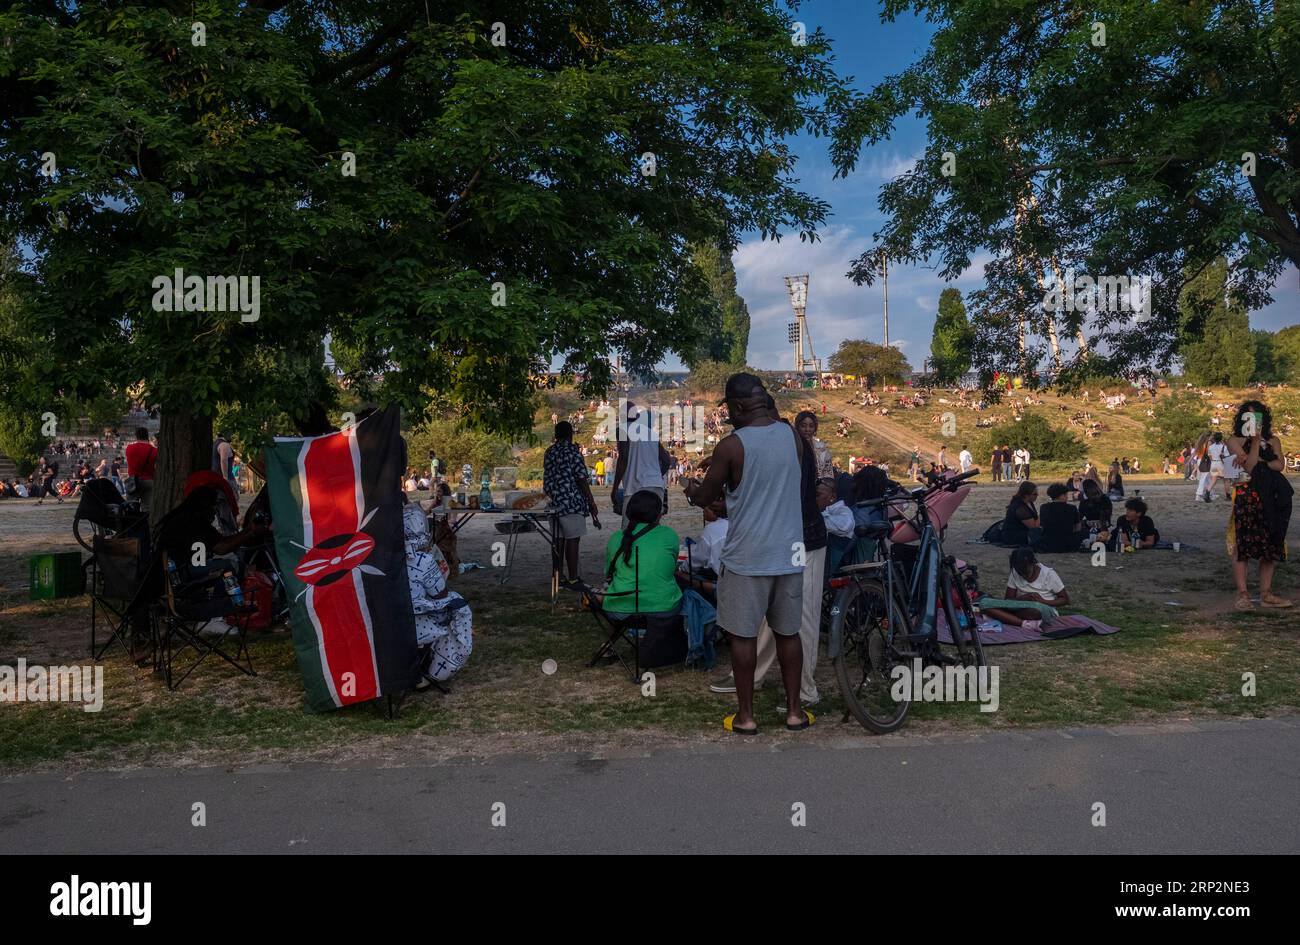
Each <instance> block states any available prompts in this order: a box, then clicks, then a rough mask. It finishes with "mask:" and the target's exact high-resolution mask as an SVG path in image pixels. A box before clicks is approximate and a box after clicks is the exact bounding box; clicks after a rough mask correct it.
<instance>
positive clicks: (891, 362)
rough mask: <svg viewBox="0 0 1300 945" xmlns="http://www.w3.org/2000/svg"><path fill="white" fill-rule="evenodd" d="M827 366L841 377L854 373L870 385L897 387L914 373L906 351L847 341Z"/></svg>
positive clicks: (869, 343) (864, 342)
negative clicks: (905, 354)
mask: <svg viewBox="0 0 1300 945" xmlns="http://www.w3.org/2000/svg"><path fill="white" fill-rule="evenodd" d="M827 366H828V367H829V368H830V369H831V370H832V371H835V372H837V373H840V374H853V375H855V376H856V377H860V378H864V379H865V380H866V382H867V383H868V384H897V383H900V382H901V381H902V380H903V379H904V378H905V377H906V376H907V375H908V374H910V373H911V371H912V366H911V365H910V364H908V363H907V358H905V357H904V356H903V352H901V351H899V350H898V349H897V348H893V347H889V348H887V347H885V346H884V345H877V344H872V343H871V342H870V341H861V340H846V341H842V342H840V346H839V349H838V350H836V352H835V353H834V354H832V355H831V356H830V359H829V360H828V362H827Z"/></svg>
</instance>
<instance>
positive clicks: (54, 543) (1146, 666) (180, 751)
mask: <svg viewBox="0 0 1300 945" xmlns="http://www.w3.org/2000/svg"><path fill="white" fill-rule="evenodd" d="M1008 494H1009V489H1008V488H1007V487H1001V486H998V487H993V486H979V487H977V489H976V490H975V492H974V493H973V494H972V497H971V499H969V500H968V501H967V504H966V505H965V506H963V508H962V510H961V512H960V513H959V515H958V517H957V518H956V519H955V520H954V522H953V525H952V528H951V529H950V539H949V548H950V550H952V551H954V552H955V553H957V554H959V555H961V556H963V557H966V558H968V559H969V560H972V561H974V562H975V563H977V564H978V565H979V566H980V568H981V571H982V574H983V575H984V578H985V586H986V587H989V588H994V589H996V585H997V583H998V581H999V580H1000V579H1001V577H1002V576H1003V575H1004V574H1005V569H1006V565H1005V555H1006V552H1005V551H1004V550H1003V549H996V548H990V547H989V546H981V545H967V544H966V543H965V540H966V539H967V538H970V537H972V536H974V535H976V534H978V533H979V531H981V530H982V528H983V526H984V525H985V524H986V522H987V520H988V519H989V518H990V517H991V516H993V515H996V514H997V513H998V511H999V510H1000V508H1001V506H1002V505H1003V504H1005V501H1006V497H1007V495H1008ZM1146 494H1147V491H1146V490H1145V489H1144V495H1146ZM1151 501H1152V503H1153V506H1155V508H1156V514H1157V515H1158V521H1160V522H1161V523H1162V527H1167V528H1170V529H1172V530H1174V533H1175V534H1177V535H1179V536H1180V537H1181V539H1182V540H1183V541H1184V542H1188V543H1190V544H1193V545H1196V546H1197V547H1198V548H1199V550H1191V549H1189V550H1188V552H1187V553H1185V554H1182V555H1174V554H1173V553H1171V552H1165V553H1163V555H1164V556H1163V557H1150V558H1144V559H1143V560H1142V561H1141V563H1140V564H1139V563H1138V562H1133V561H1128V562H1121V561H1116V560H1115V559H1117V558H1119V556H1112V561H1111V564H1110V565H1109V566H1108V567H1106V568H1103V569H1093V568H1091V567H1090V565H1089V557H1088V556H1087V555H1073V556H1056V557H1055V558H1054V559H1053V560H1052V562H1051V563H1052V565H1053V566H1054V567H1056V568H1057V569H1058V570H1059V571H1060V572H1061V574H1062V576H1063V577H1064V578H1065V580H1066V582H1067V585H1068V586H1070V587H1071V589H1072V593H1073V594H1074V597H1075V600H1076V601H1077V602H1078V604H1079V607H1081V608H1083V609H1084V610H1086V612H1087V613H1089V614H1090V615H1092V616H1094V617H1097V618H1098V619H1100V620H1103V621H1105V622H1108V623H1111V624H1113V625H1115V626H1118V627H1120V628H1121V631H1122V632H1120V633H1118V634H1114V635H1110V636H1106V637H1079V638H1074V639H1071V640H1066V641H1060V642H1055V643H1047V644H1031V645H1021V646H1007V647H996V648H993V649H992V650H991V651H990V655H991V657H992V662H993V663H994V665H996V666H998V668H999V672H1000V685H1001V706H1000V709H999V711H998V712H995V713H980V712H979V711H977V710H976V708H975V707H974V706H972V705H970V704H956V705H954V704H940V705H934V704H929V705H915V706H914V707H913V712H912V715H911V716H910V717H909V720H908V722H907V724H906V726H905V727H904V729H903V732H902V733H901V734H900V735H898V736H891V737H912V736H916V735H925V734H932V733H947V732H963V731H969V732H978V731H984V730H988V729H991V728H1016V727H1025V726H1076V725H1109V724H1116V723H1121V722H1140V721H1148V720H1150V721H1155V720H1171V719H1182V718H1199V717H1219V716H1260V715H1269V714H1277V713H1282V712H1290V711H1296V710H1298V709H1300V645H1298V644H1300V639H1298V637H1300V616H1298V615H1297V614H1296V613H1295V612H1269V611H1256V612H1252V613H1245V614H1241V613H1236V612H1234V611H1232V610H1231V609H1229V605H1230V604H1231V595H1230V593H1229V592H1228V588H1227V584H1226V582H1227V562H1226V559H1224V556H1223V554H1222V550H1221V541H1222V519H1221V515H1222V512H1221V506H1196V505H1194V504H1193V503H1191V502H1190V501H1188V497H1187V494H1186V490H1185V489H1183V488H1182V487H1175V486H1172V485H1159V486H1155V487H1153V489H1152V497H1151ZM70 518H71V512H70V510H69V509H68V508H67V507H66V506H64V507H57V506H56V507H53V508H51V507H49V506H45V507H41V508H35V507H32V506H28V505H27V504H26V503H23V506H22V507H19V506H18V505H17V504H14V505H8V504H5V505H0V525H3V526H4V527H6V531H7V533H8V534H10V535H11V540H10V541H7V542H6V544H5V546H4V548H3V550H2V551H0V663H9V664H12V663H13V662H15V660H16V659H17V657H19V656H22V657H25V658H26V659H27V660H28V661H29V663H42V664H46V665H61V664H71V663H83V662H85V661H86V649H85V647H86V640H87V619H88V611H87V602H86V599H85V598H75V599H72V600H66V601H56V602H30V601H27V600H26V599H25V593H24V589H23V584H24V582H25V559H26V555H27V554H30V553H32V552H34V551H36V550H39V549H61V548H64V547H66V546H67V545H68V543H69V539H68V538H67V531H66V528H67V526H68V523H69V521H70ZM476 522H477V520H476ZM476 522H475V523H471V525H470V526H469V527H467V529H466V531H465V532H464V533H463V535H464V537H463V539H462V548H461V554H462V557H464V558H466V559H467V560H480V561H484V562H486V561H487V559H488V556H489V554H490V552H489V550H488V545H489V543H490V542H491V541H492V540H494V538H495V533H493V532H491V529H490V526H489V525H487V524H484V525H483V526H482V528H476ZM610 524H611V523H610V522H609V516H606V527H607V528H608V527H610ZM668 524H669V525H671V526H673V527H674V528H676V529H677V530H678V531H679V533H681V534H692V533H697V532H698V528H699V522H698V518H697V516H696V514H695V513H693V512H691V511H689V510H687V509H685V508H684V507H683V506H682V504H681V502H680V500H677V501H675V503H674V511H672V512H671V513H670V517H669V519H668ZM607 535H608V531H606V532H602V533H596V534H594V535H592V536H589V537H588V539H587V540H586V541H585V542H584V546H583V547H584V568H585V571H586V573H587V574H589V575H594V574H595V572H596V570H597V568H598V567H599V565H598V563H597V559H598V556H599V554H600V549H601V548H602V547H603V540H604V538H605V537H606V536H607ZM545 559H546V546H545V545H544V543H542V542H540V541H536V540H533V541H532V542H531V543H530V542H525V543H523V544H521V546H520V557H519V559H518V560H517V562H516V566H515V575H514V577H513V578H512V581H511V583H510V584H508V585H506V586H504V587H502V586H499V585H498V584H497V573H496V572H495V571H494V570H493V569H491V568H485V569H483V570H478V571H472V572H469V573H468V574H465V575H462V576H461V577H460V578H458V579H457V580H456V582H455V584H454V585H453V586H454V587H455V588H456V589H457V590H459V591H460V592H461V593H462V594H464V595H465V597H466V598H467V599H468V600H469V601H470V603H471V605H472V606H473V609H474V620H475V649H474V654H473V657H472V658H471V661H470V663H469V665H468V666H467V667H466V669H465V670H464V671H463V672H462V673H461V674H460V675H459V676H458V677H457V678H456V679H455V680H454V681H453V683H452V687H451V690H452V691H451V693H450V695H442V694H439V693H435V692H429V693H424V694H419V695H415V696H412V697H411V698H409V699H408V700H407V702H406V704H405V705H404V707H403V708H402V711H401V713H400V715H399V717H398V718H397V719H396V720H394V721H389V720H388V719H386V718H385V717H384V715H383V714H382V712H381V711H379V710H378V709H377V708H376V707H374V706H362V707H356V708H352V709H348V710H345V711H341V712H337V713H331V714H326V715H311V714H308V713H306V712H304V711H303V709H302V704H301V698H302V685H301V681H300V678H299V675H298V671H297V668H296V665H295V663H294V657H293V650H292V645H291V642H290V639H289V637H288V635H287V634H286V633H283V632H281V633H275V634H269V635H260V636H258V637H257V638H256V639H255V640H254V642H253V649H252V652H253V661H254V665H255V667H256V668H257V671H258V675H257V677H256V678H247V677H244V676H240V675H237V674H235V673H234V671H233V670H230V669H229V668H228V667H225V666H223V665H220V664H217V663H215V662H214V661H210V662H209V663H208V664H205V665H204V666H203V667H201V668H200V670H199V671H198V672H196V673H195V675H194V676H192V677H191V678H190V679H189V680H187V681H186V683H185V684H184V686H183V687H182V689H181V690H180V691H179V692H176V693H171V692H167V691H166V689H165V688H164V687H163V685H162V682H161V680H160V679H159V678H157V677H156V676H154V675H153V674H151V673H150V672H149V671H148V670H138V669H135V668H134V667H132V666H131V665H130V664H129V663H128V662H127V661H126V660H125V659H124V658H123V657H121V656H117V655H114V656H111V657H110V658H108V659H106V660H105V661H104V664H103V665H104V668H105V682H106V695H105V705H104V709H103V711H102V712H99V713H85V712H82V711H81V710H80V708H79V707H75V706H71V705H57V704H56V705H47V704H22V705H14V704H5V705H0V764H3V765H4V766H5V767H6V768H8V769H17V768H30V767H33V766H37V767H39V766H51V765H53V766H59V767H65V766H133V765H165V764H190V763H198V762H204V763H221V762H224V761H228V760H229V761H233V760H240V761H244V762H248V761H254V760H285V759H290V758H296V759H312V758H322V759H325V758H329V759H351V758H361V757H371V758H379V759H388V760H392V761H393V762H394V763H397V762H400V761H401V760H403V759H407V758H411V757H415V756H427V757H447V756H453V755H471V756H478V755H487V754H494V753H498V752H551V751H595V752H610V751H650V750H654V749H656V748H659V747H662V746H665V745H672V744H683V743H690V744H699V743H707V742H713V741H719V740H722V739H725V738H727V737H728V736H727V735H725V733H723V732H722V730H721V728H720V725H719V723H720V720H721V718H722V716H723V714H724V713H725V712H726V711H728V710H729V707H730V706H733V705H734V701H733V700H732V699H730V698H729V697H725V696H717V695H713V694H710V693H709V691H708V688H707V681H708V677H707V676H706V675H705V674H704V673H701V672H696V671H687V670H668V671H664V672H661V673H659V674H658V678H657V692H656V694H655V696H654V697H653V698H647V697H645V696H643V695H642V694H641V690H640V688H639V687H637V686H634V685H633V684H632V683H631V682H630V681H629V679H628V677H627V676H626V675H625V674H622V673H621V672H620V671H619V670H618V669H616V668H615V667H611V666H602V667H597V668H591V669H589V668H587V667H586V665H585V663H586V661H587V659H588V658H589V657H590V655H591V653H592V652H593V651H594V650H595V648H596V646H597V645H598V643H599V639H598V635H597V631H596V627H595V625H594V623H593V622H592V621H591V619H590V617H589V616H588V615H587V614H585V613H582V612H580V611H579V610H578V609H577V608H576V605H575V602H574V601H573V600H572V599H564V600H562V601H561V603H560V605H559V607H558V609H557V610H556V612H554V613H552V612H551V611H550V609H549V608H548V607H547V605H546V595H545V589H544V588H545V579H546V578H545V574H546V565H545ZM1276 586H1277V589H1278V591H1279V592H1280V593H1283V594H1289V595H1290V596H1297V590H1298V589H1297V581H1296V579H1295V577H1294V574H1293V571H1292V570H1291V569H1290V568H1289V566H1284V567H1283V568H1282V569H1281V571H1280V573H1279V579H1278V581H1277V585H1276ZM547 659H553V660H555V661H556V663H557V664H558V672H556V673H555V674H553V675H547V674H545V673H544V672H543V671H542V664H543V662H544V661H545V660H547ZM721 659H722V665H721V666H720V667H719V670H718V671H721V670H722V669H723V668H725V659H726V657H725V650H724V651H723V652H722V656H721ZM1247 672H1249V673H1253V674H1255V678H1256V680H1257V687H1258V689H1257V693H1256V694H1255V695H1254V696H1250V697H1248V696H1243V694H1242V691H1241V690H1242V684H1243V682H1242V674H1243V673H1247ZM818 681H819V686H820V689H821V693H822V703H821V705H820V706H819V710H820V712H821V719H820V721H819V724H818V725H817V726H816V727H815V728H814V729H813V730H812V731H810V732H808V733H805V734H804V735H800V736H795V735H788V734H786V733H784V732H780V733H777V730H776V729H777V727H776V726H775V724H774V723H775V722H776V720H777V716H776V714H775V706H776V700H777V692H776V690H775V689H774V688H772V687H771V686H769V687H768V688H765V689H763V690H762V691H761V692H760V694H759V697H758V711H759V718H760V721H762V720H764V719H770V721H769V722H767V723H766V724H767V727H768V728H767V732H765V737H772V738H777V739H781V740H783V741H784V740H791V739H796V738H805V739H812V740H815V741H823V740H832V741H833V740H836V739H843V738H861V737H863V736H864V733H863V730H862V729H861V728H859V727H858V726H857V724H856V723H855V722H849V723H847V724H842V723H841V709H840V703H839V699H838V696H837V694H836V691H835V684H834V673H833V669H832V667H831V666H830V664H829V663H828V662H827V661H826V660H825V658H824V656H823V659H822V661H821V664H820V665H819V668H818Z"/></svg>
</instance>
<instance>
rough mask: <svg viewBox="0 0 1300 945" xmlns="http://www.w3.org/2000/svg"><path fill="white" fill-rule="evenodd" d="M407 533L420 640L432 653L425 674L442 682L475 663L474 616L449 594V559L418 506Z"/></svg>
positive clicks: (409, 512) (405, 515)
mask: <svg viewBox="0 0 1300 945" xmlns="http://www.w3.org/2000/svg"><path fill="white" fill-rule="evenodd" d="M402 527H403V532H404V536H403V537H404V538H405V541H406V576H407V580H408V581H409V583H410V587H411V609H412V610H413V611H414V612H415V640H416V642H417V643H418V644H420V646H428V647H431V648H432V654H433V655H432V660H431V662H430V663H429V666H428V667H427V668H426V669H425V671H424V674H425V675H426V676H428V677H429V678H430V679H433V680H437V681H439V682H441V681H442V680H444V679H450V678H451V676H452V675H453V674H454V673H456V672H457V671H458V670H460V669H461V667H463V666H464V665H465V663H466V662H468V661H469V655H470V653H471V652H472V651H473V649H474V625H473V615H472V614H471V613H470V609H469V602H468V601H467V600H465V598H463V597H461V596H460V595H459V594H457V593H456V592H455V591H448V590H447V574H448V572H449V571H450V568H449V567H448V565H447V559H446V558H445V557H443V554H442V552H441V551H439V550H438V548H437V546H435V545H431V544H430V543H429V526H428V522H427V521H426V519H425V517H424V512H423V511H421V509H420V507H419V506H418V505H407V506H406V507H405V508H404V509H403V510H402Z"/></svg>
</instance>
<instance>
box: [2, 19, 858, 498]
mask: <svg viewBox="0 0 1300 945" xmlns="http://www.w3.org/2000/svg"><path fill="white" fill-rule="evenodd" d="M792 20H793V17H792V16H791V13H790V11H789V10H788V9H787V8H786V7H785V6H784V5H782V4H779V3H776V2H771V0H740V2H736V3H728V4H725V5H724V4H712V3H705V4H700V3H695V2H685V0H668V2H662V3H661V2H655V3H646V2H641V0H615V2H595V0H589V2H583V0H556V2H552V3H546V4H540V5H539V4H537V3H535V2H524V0H498V2H487V0H482V2H475V0H470V2H463V0H462V2H447V0H428V2H425V0H287V2H286V0H246V2H234V0H199V2H198V3H192V2H189V0H186V2H179V0H167V2H154V3H149V4H132V3H114V4H97V3H77V2H72V0H61V2H60V0H54V2H47V3H16V4H13V5H11V6H10V7H9V9H8V11H7V12H4V13H2V14H0V35H3V36H4V38H5V41H4V42H3V44H0V97H2V98H3V101H4V102H5V108H4V110H3V113H0V205H2V210H3V212H2V213H0V219H2V221H3V222H2V223H0V240H3V241H5V242H8V241H9V240H10V239H14V238H16V239H18V240H20V241H21V244H22V245H23V246H24V247H25V250H26V252H27V265H26V271H25V273H24V284H23V286H22V290H23V292H24V294H25V295H26V297H27V298H28V300H29V304H30V307H31V313H32V314H31V321H30V325H31V327H32V328H33V329H34V332H35V337H34V338H33V339H32V340H33V342H34V343H35V344H36V345H37V346H38V347H39V348H40V350H41V352H42V353H43V355H44V356H45V357H44V360H43V363H42V364H41V365H39V366H37V367H35V368H34V369H33V370H32V371H31V372H30V376H29V377H28V379H27V382H28V385H29V387H28V389H29V390H30V391H31V392H32V396H33V397H34V398H35V399H36V400H37V401H38V402H40V403H48V404H49V405H50V406H51V409H55V410H56V411H57V410H59V409H60V405H61V404H62V402H63V400H64V399H65V398H79V399H82V400H85V399H89V398H91V397H95V396H98V395H99V394H101V393H103V392H104V390H105V388H113V387H116V388H122V387H125V386H127V385H138V386H137V389H138V390H139V392H140V397H141V398H142V399H143V400H145V401H146V402H147V403H149V404H152V405H157V406H160V407H161V409H162V431H161V442H160V465H161V466H162V467H164V468H163V469H162V471H161V473H160V482H159V485H158V490H157V495H158V497H159V498H160V500H161V503H160V504H162V505H164V506H165V505H166V504H167V503H168V502H169V501H170V500H172V499H174V498H175V496H176V494H177V489H178V488H179V486H178V480H179V479H180V478H181V477H183V475H184V474H185V473H187V472H189V471H190V470H192V469H195V468H201V467H204V466H206V465H207V462H208V449H209V446H210V442H211V434H212V429H211V422H212V421H211V418H212V417H213V416H214V415H216V414H217V412H218V409H219V408H220V409H223V410H224V409H226V408H225V406H223V405H226V406H229V405H232V404H233V405H236V406H237V408H238V409H236V410H234V411H232V412H231V413H230V414H229V416H230V417H232V418H233V421H232V422H237V423H238V424H239V425H240V427H241V428H242V429H241V430H234V431H231V432H234V433H237V434H242V435H243V436H244V438H245V439H246V440H253V439H255V438H256V436H257V435H259V434H264V433H265V432H267V431H268V430H271V429H272V428H274V427H275V426H276V424H277V423H278V422H280V418H282V417H283V416H286V415H287V416H288V417H290V418H293V420H294V421H295V422H296V423H297V424H298V426H299V428H300V429H302V430H303V431H304V432H311V431H313V430H315V429H319V428H320V427H321V426H322V425H323V424H325V423H327V422H328V418H327V415H326V408H328V407H330V406H331V404H332V399H331V398H332V391H333V390H334V388H333V386H332V385H331V384H330V383H329V379H328V377H327V376H326V375H325V373H324V371H323V369H322V367H321V360H322V355H321V351H322V342H323V339H324V338H325V337H326V335H327V334H328V335H329V336H330V337H331V340H332V345H333V350H334V351H335V353H336V355H338V361H339V363H340V365H342V366H344V367H345V369H346V374H347V376H346V377H345V378H344V381H345V382H346V384H347V385H348V386H349V388H350V390H351V391H353V392H354V393H356V394H357V395H358V396H368V395H372V394H373V395H380V394H382V396H383V397H384V398H385V399H387V400H390V401H393V402H397V403H400V404H402V405H404V406H406V407H408V408H413V409H414V410H416V411H418V412H420V413H423V412H424V411H425V409H426V408H427V407H428V405H429V403H430V401H432V402H434V403H435V404H436V405H440V406H442V407H445V408H446V409H447V410H449V411H453V410H454V411H457V412H458V413H459V415H460V416H461V417H462V418H463V419H464V421H465V422H466V423H469V424H471V425H474V426H478V427H482V428H486V429H490V430H494V431H503V432H504V431H512V432H513V431H521V430H524V429H526V428H527V427H528V426H529V424H530V422H531V400H530V393H531V391H530V387H529V380H528V379H529V378H530V377H531V376H536V375H537V373H538V371H539V369H541V368H544V367H546V366H547V365H548V364H550V363H551V362H552V360H553V359H558V360H559V361H561V362H562V363H563V364H564V366H565V367H566V368H568V369H570V370H572V371H573V372H575V373H580V374H582V375H583V376H584V377H585V378H586V379H587V381H588V385H589V386H590V387H592V388H595V387H600V386H602V385H603V384H604V383H605V382H606V380H607V378H608V375H609V360H608V359H609V357H610V355H611V354H612V353H613V352H615V351H618V352H620V353H621V354H622V355H623V358H624V364H625V365H627V366H628V367H629V368H632V369H636V368H639V367H646V368H648V367H649V366H650V365H653V364H654V363H655V362H656V361H658V360H659V358H660V357H662V356H663V355H664V354H665V353H666V352H667V351H669V350H675V351H677V352H679V353H686V352H689V351H691V350H693V348H694V346H695V345H696V344H697V342H698V340H699V332H700V326H701V325H702V324H704V323H705V322H706V319H705V318H704V317H703V316H704V314H705V313H706V312H707V310H708V306H709V305H710V304H711V299H710V296H709V291H708V286H707V284H706V280H705V279H704V278H703V277H702V276H701V274H700V272H699V270H698V267H696V266H695V265H694V264H693V262H692V260H691V258H690V254H689V252H688V251H687V247H689V246H692V245H723V246H731V245H734V244H735V242H736V238H737V236H738V234H740V233H742V232H746V231H753V232H758V233H760V234H762V235H763V236H764V237H772V236H775V235H777V234H778V233H779V232H782V231H785V232H789V231H795V232H798V233H799V234H800V236H801V238H813V237H814V236H815V230H816V227H817V226H818V225H819V224H820V223H821V222H822V220H823V219H824V217H825V214H826V205H825V204H824V203H823V202H821V201H818V200H816V199H813V198H812V197H809V196H808V195H806V194H804V193H803V192H801V191H800V190H799V189H798V188H797V186H796V184H795V181H794V180H793V178H792V169H793V165H794V160H795V159H794V156H793V155H792V154H791V152H790V151H789V150H788V148H787V147H786V146H785V145H784V144H783V141H784V140H785V139H786V138H787V137H789V136H791V135H793V134H795V133H798V132H800V131H811V132H814V133H819V132H824V131H826V130H828V128H829V125H830V123H831V120H832V119H831V115H830V111H831V109H833V108H837V107H839V105H842V103H843V102H844V101H845V99H846V98H847V95H848V93H847V92H846V90H845V89H844V87H843V85H842V84H841V82H840V80H839V79H838V78H836V76H835V75H834V73H833V71H832V69H831V66H830V55H829V49H828V44H827V43H826V41H825V39H824V37H823V36H822V35H821V34H820V33H812V34H809V35H808V37H807V42H806V43H802V44H801V43H798V42H792V41H791V34H792V29H793V27H792ZM176 268H183V269H184V270H185V272H186V273H187V274H189V275H196V276H200V277H217V276H223V277H224V276H233V277H249V278H250V279H251V278H252V277H257V278H259V279H260V317H258V318H257V320H246V319H245V318H243V317H241V315H240V314H235V313H231V312H216V311H176V312H167V311H158V310H156V307H155V302H156V301H157V300H156V299H155V293H156V288H155V286H154V283H153V280H154V279H155V278H157V277H160V276H166V275H170V274H171V273H172V272H173V270H175V269H176ZM250 284H251V283H250ZM2 389H4V385H3V383H0V390H2ZM333 419H335V420H337V417H334V418H333Z"/></svg>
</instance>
